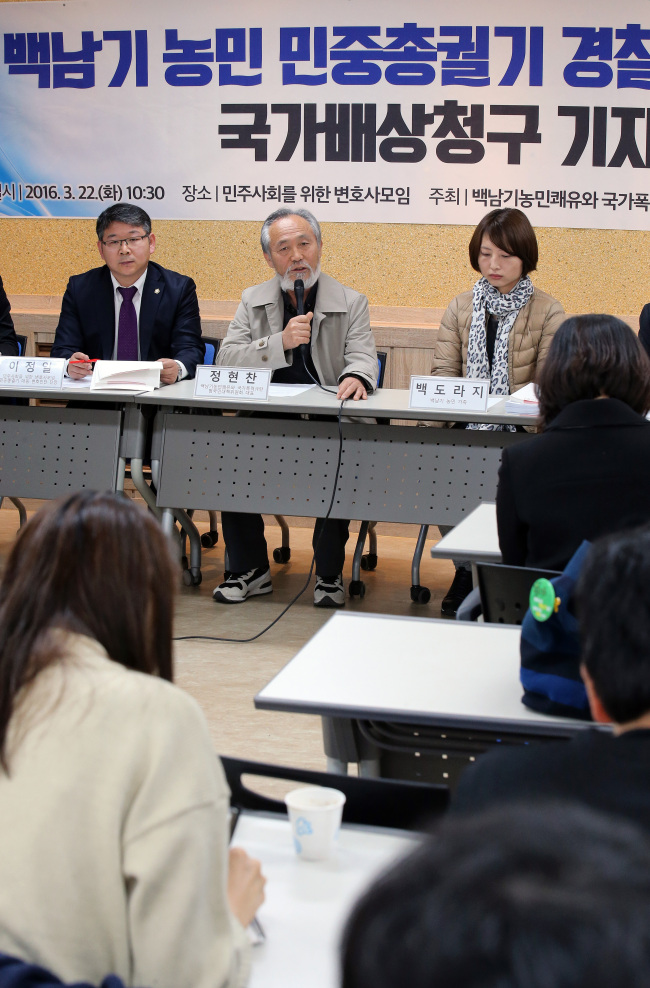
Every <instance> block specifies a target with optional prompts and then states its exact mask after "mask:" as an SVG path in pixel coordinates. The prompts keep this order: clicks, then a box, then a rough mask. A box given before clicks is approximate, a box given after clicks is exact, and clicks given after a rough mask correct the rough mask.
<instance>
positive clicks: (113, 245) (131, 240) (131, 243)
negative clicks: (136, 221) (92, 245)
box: [102, 233, 150, 250]
mask: <svg viewBox="0 0 650 988" xmlns="http://www.w3.org/2000/svg"><path fill="white" fill-rule="evenodd" d="M149 237H150V234H149V233H144V234H143V235H142V236H141V237H123V238H122V240H102V243H103V245H104V247H108V249H109V250H117V249H118V248H119V247H121V246H122V244H126V246H127V247H128V248H129V249H130V250H134V249H135V248H136V247H137V246H138V244H139V243H140V241H141V240H148V239H149Z"/></svg>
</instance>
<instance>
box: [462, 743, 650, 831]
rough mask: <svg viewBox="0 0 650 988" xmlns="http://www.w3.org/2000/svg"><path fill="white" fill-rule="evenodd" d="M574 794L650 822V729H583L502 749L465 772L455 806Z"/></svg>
mask: <svg viewBox="0 0 650 988" xmlns="http://www.w3.org/2000/svg"><path fill="white" fill-rule="evenodd" d="M531 799H539V800H541V799H571V800H574V801H578V802H581V803H587V804H588V805H589V806H592V807H594V808H595V809H598V810H602V811H604V812H608V813H617V814H620V815H622V816H625V817H627V818H629V819H630V820H633V821H635V822H636V823H639V824H641V825H642V826H644V827H646V828H648V827H650V731H649V730H638V731H625V732H624V733H623V734H621V735H619V737H614V736H613V735H611V734H609V733H605V732H604V731H597V730H585V731H581V732H580V734H578V735H577V736H576V737H575V738H573V739H572V740H571V741H552V742H543V743H538V744H535V745H530V746H527V747H521V748H519V747H517V748H515V747H512V748H499V749H498V750H497V751H490V752H488V753H487V754H485V755H481V756H480V757H479V758H478V759H477V761H476V763H475V764H474V765H472V766H471V767H470V768H468V769H467V770H466V771H465V772H463V775H462V777H461V780H460V783H459V786H458V789H457V791H456V794H455V797H454V799H453V802H452V811H453V812H457V811H462V812H477V811H479V810H482V809H485V808H486V807H488V806H494V805H497V804H499V805H502V804H503V803H508V802H509V803H512V802H517V801H526V802H530V800H531Z"/></svg>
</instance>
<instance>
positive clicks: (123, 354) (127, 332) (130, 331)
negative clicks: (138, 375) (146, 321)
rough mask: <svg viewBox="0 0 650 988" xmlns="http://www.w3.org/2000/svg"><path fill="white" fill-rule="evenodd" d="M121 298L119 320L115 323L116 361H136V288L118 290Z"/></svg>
mask: <svg viewBox="0 0 650 988" xmlns="http://www.w3.org/2000/svg"><path fill="white" fill-rule="evenodd" d="M117 290H118V292H119V293H120V295H121V296H122V304H121V306H120V318H119V320H118V323H117V359H118V360H137V359H138V317H137V315H136V312H135V306H134V304H133V296H134V295H135V293H136V292H137V290H138V289H137V288H136V287H135V286H134V285H132V286H131V288H118V289H117Z"/></svg>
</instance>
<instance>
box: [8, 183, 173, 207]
mask: <svg viewBox="0 0 650 988" xmlns="http://www.w3.org/2000/svg"><path fill="white" fill-rule="evenodd" d="M21 191H22V196H19V198H22V199H23V200H25V199H47V200H50V201H52V200H61V199H64V200H65V199H96V200H98V201H100V202H105V201H109V202H120V201H121V200H122V199H128V200H130V201H131V202H134V201H137V200H139V199H145V200H153V199H164V198H165V189H164V188H163V186H162V185H126V186H124V187H122V186H121V185H116V184H113V185H108V184H101V185H78V186H73V185H63V186H58V185H31V184H29V183H27V182H26V183H25V184H24V185H23V186H22V190H21Z"/></svg>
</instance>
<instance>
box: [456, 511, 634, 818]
mask: <svg viewBox="0 0 650 988" xmlns="http://www.w3.org/2000/svg"><path fill="white" fill-rule="evenodd" d="M648 586H650V528H649V527H645V528H643V529H636V530H633V531H631V532H625V533H617V534H616V535H611V536H608V537H607V538H606V539H602V540H600V541H599V542H597V543H596V544H595V545H594V546H593V547H592V549H591V551H590V553H589V556H588V558H587V561H586V562H585V565H584V567H583V570H582V573H581V574H580V579H579V582H578V587H577V592H576V600H577V605H576V606H577V613H578V619H579V622H580V631H581V638H582V662H583V666H582V676H583V679H584V681H585V685H586V688H587V695H588V697H589V705H590V708H591V713H592V716H593V718H594V720H595V721H597V722H599V723H608V722H609V721H611V722H612V723H613V734H610V733H609V732H605V731H602V730H597V729H595V728H594V729H585V730H584V731H580V732H579V733H578V734H577V735H576V737H575V738H574V739H573V740H571V741H554V742H546V743H540V744H537V745H530V746H527V747H521V748H519V747H510V748H499V750H498V751H491V752H489V753H488V754H485V755H481V757H480V758H479V759H478V761H477V762H476V763H475V764H474V765H472V766H471V767H470V768H469V769H468V770H467V771H466V772H464V773H463V776H462V778H461V780H460V785H459V787H458V790H457V792H456V797H455V800H454V803H453V807H454V809H455V810H462V811H473V810H478V809H482V808H484V807H486V806H489V805H491V804H502V803H505V802H509V801H510V802H512V801H513V800H518V799H522V800H523V799H525V800H529V799H534V798H543V797H563V798H572V799H575V800H579V801H580V802H584V803H588V804H589V805H591V806H593V807H595V808H596V809H602V810H607V811H608V812H612V813H620V814H622V815H624V816H626V817H629V818H630V819H632V820H634V821H635V822H637V823H640V824H642V825H643V826H644V827H646V828H650V648H649V647H648V642H650V600H649V598H648Z"/></svg>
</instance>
